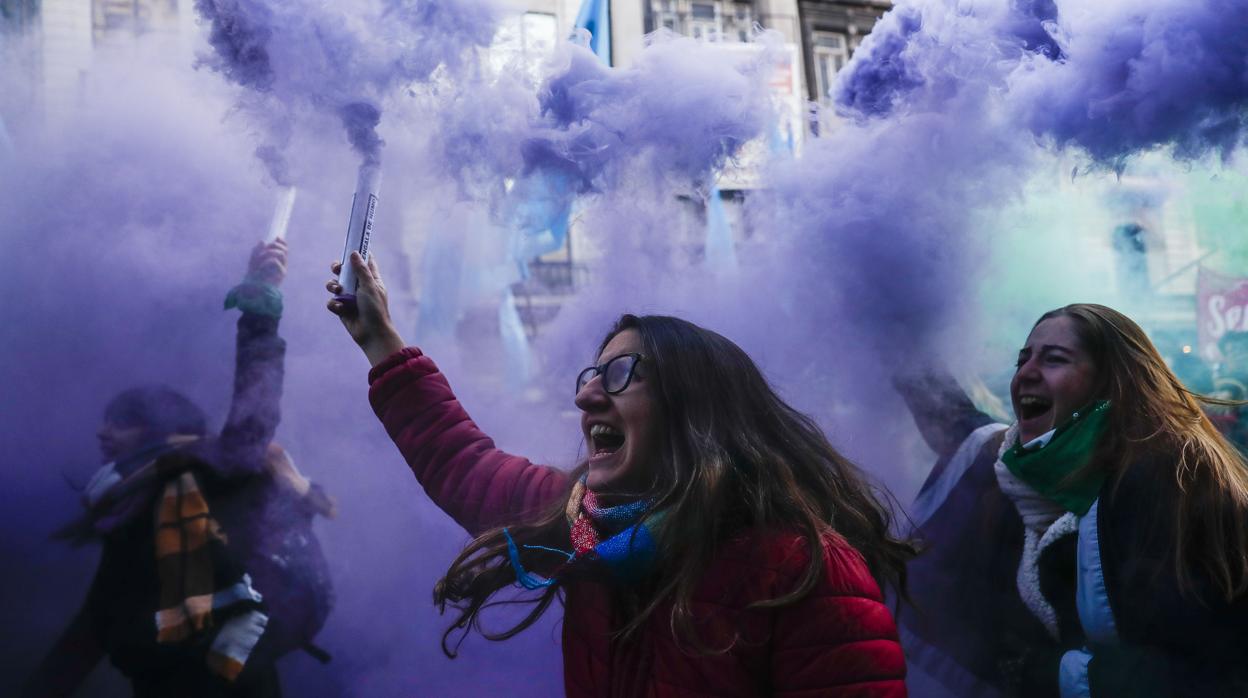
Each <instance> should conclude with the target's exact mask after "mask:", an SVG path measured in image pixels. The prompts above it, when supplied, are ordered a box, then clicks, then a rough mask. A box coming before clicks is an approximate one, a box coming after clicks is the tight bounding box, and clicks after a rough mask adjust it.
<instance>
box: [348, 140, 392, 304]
mask: <svg viewBox="0 0 1248 698" xmlns="http://www.w3.org/2000/svg"><path fill="white" fill-rule="evenodd" d="M380 185H381V170H380V169H378V168H377V166H376V165H369V164H365V165H361V166H360V176H359V178H358V179H357V180H356V183H355V197H354V198H352V199H351V223H350V224H349V225H348V226H347V243H346V245H344V246H343V248H342V269H341V270H340V271H339V272H338V283H340V284H342V294H341V295H340V296H339V298H342V299H350V300H354V299H355V289H356V287H357V286H358V285H359V281H358V280H357V279H356V278H355V270H354V269H352V268H351V259H350V258H351V253H352V252H359V253H360V256H361V257H363V258H364V259H368V240H369V238H370V237H371V236H372V233H373V214H374V213H376V211H377V191H378V189H379V187H380Z"/></svg>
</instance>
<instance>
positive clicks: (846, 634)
mask: <svg viewBox="0 0 1248 698" xmlns="http://www.w3.org/2000/svg"><path fill="white" fill-rule="evenodd" d="M796 544H797V548H796V550H798V551H800V552H798V554H794V555H790V556H789V557H788V559H787V560H786V564H785V565H784V568H786V569H785V571H787V572H788V573H789V574H787V575H782V578H783V577H789V578H790V579H791V580H792V582H796V580H797V578H798V577H799V576H800V574H801V572H803V571H804V570H805V567H806V564H807V561H808V560H809V559H810V558H809V555H808V554H806V553H805V545H804V544H802V543H801V542H800V541H797V543H796ZM823 553H824V574H823V577H822V578H821V579H820V580H819V582H818V583H817V584H816V585H815V588H814V589H813V590H812V591H811V593H810V594H809V595H807V596H806V597H805V598H803V599H802V600H801V601H799V602H798V603H796V604H792V605H789V606H782V607H780V608H779V609H777V612H776V626H775V634H774V638H775V639H774V641H773V650H772V667H771V685H772V688H773V690H774V695H776V696H777V697H779V696H784V697H785V698H815V696H831V697H835V698H868V697H869V698H905V695H906V682H905V678H906V660H905V655H904V654H903V653H902V650H901V644H900V643H899V641H898V639H897V625H896V623H895V622H894V621H893V614H892V613H891V612H890V611H889V610H888V607H887V606H885V605H884V601H883V597H882V596H881V594H880V589H879V586H878V585H877V584H876V583H875V579H874V578H873V577H872V576H871V573H870V571H868V569H867V565H866V562H865V561H864V560H863V559H862V556H861V555H859V554H858V551H856V550H854V549H853V548H851V547H850V546H849V545H847V544H846V543H844V542H842V541H840V540H836V539H834V538H833V537H831V536H828V537H825V538H824V545H823ZM782 584H785V585H787V586H785V587H782V588H785V589H787V588H791V586H792V583H791V582H787V581H786V582H782Z"/></svg>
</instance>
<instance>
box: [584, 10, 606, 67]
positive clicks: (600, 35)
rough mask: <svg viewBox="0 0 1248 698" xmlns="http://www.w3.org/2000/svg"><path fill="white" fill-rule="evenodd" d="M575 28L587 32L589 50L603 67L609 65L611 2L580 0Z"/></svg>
mask: <svg viewBox="0 0 1248 698" xmlns="http://www.w3.org/2000/svg"><path fill="white" fill-rule="evenodd" d="M576 28H577V29H584V30H586V31H588V32H589V50H591V51H593V52H594V55H595V56H598V60H600V61H602V64H603V65H608V66H609V65H611V0H581V11H580V12H578V13H577V14H576Z"/></svg>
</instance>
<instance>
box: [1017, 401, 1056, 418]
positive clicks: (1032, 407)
mask: <svg viewBox="0 0 1248 698" xmlns="http://www.w3.org/2000/svg"><path fill="white" fill-rule="evenodd" d="M1052 411H1053V401H1052V400H1049V399H1048V398H1043V397H1040V396H1039V395H1019V396H1018V405H1017V413H1018V419H1019V421H1031V420H1033V419H1040V418H1041V417H1044V416H1046V415H1048V414H1049V413H1050V412H1052Z"/></svg>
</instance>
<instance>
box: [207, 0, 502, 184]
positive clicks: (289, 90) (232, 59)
mask: <svg viewBox="0 0 1248 698" xmlns="http://www.w3.org/2000/svg"><path fill="white" fill-rule="evenodd" d="M195 9H196V11H197V12H198V13H199V15H200V17H201V18H202V19H203V20H204V21H205V22H206V23H207V24H208V26H209V30H208V40H209V43H210V45H211V46H212V49H213V51H212V53H210V54H205V55H202V56H201V57H200V59H199V64H200V65H202V66H205V67H208V68H211V69H213V70H216V71H217V72H220V73H221V74H222V75H223V76H225V77H226V78H227V79H228V80H230V81H232V82H234V83H235V84H237V85H239V86H240V87H242V88H244V89H245V90H246V92H245V93H244V95H243V96H242V97H241V98H240V106H241V107H242V109H243V110H244V111H245V112H246V113H247V114H248V115H249V116H250V117H251V118H252V119H254V120H255V121H256V122H257V123H258V124H260V125H261V129H262V131H264V132H265V136H264V139H265V141H266V142H265V143H264V144H262V146H261V150H260V152H259V153H258V154H259V155H260V156H261V159H262V160H263V161H264V162H265V163H266V165H269V167H270V170H269V171H270V174H271V175H272V176H273V178H274V180H276V181H278V183H281V184H286V183H289V181H288V180H289V175H288V174H287V173H286V169H287V168H286V165H285V163H284V161H283V157H284V151H285V149H286V148H287V146H288V144H289V138H290V136H289V134H290V132H291V131H292V130H293V129H294V127H295V124H296V123H297V122H299V121H301V120H304V119H305V118H306V117H305V116H304V115H305V113H306V112H307V111H309V110H310V111H313V112H325V113H329V114H337V115H338V116H340V117H341V119H342V122H343V126H344V127H345V128H346V130H347V134H348V140H349V142H350V143H351V146H352V147H353V148H354V149H355V150H356V151H357V152H358V153H359V154H360V157H361V158H362V159H363V160H364V161H365V162H367V163H371V164H376V163H378V162H379V161H380V157H381V146H382V140H381V138H380V137H379V136H378V135H377V133H376V128H377V126H378V124H379V123H380V120H381V110H382V109H383V108H384V104H385V102H386V101H387V100H388V99H390V98H391V97H392V96H394V95H395V93H396V92H399V91H400V90H401V88H405V87H410V86H412V85H413V84H417V83H424V82H427V81H429V80H431V79H432V78H433V76H434V74H435V71H437V70H438V69H439V68H440V67H441V68H445V70H446V74H445V78H446V79H454V78H456V77H457V75H458V71H459V69H460V68H462V67H464V66H465V65H470V64H472V63H473V61H474V60H475V57H474V55H473V51H474V50H476V49H480V48H484V47H486V46H488V45H489V44H490V42H491V41H492V39H493V37H494V33H495V31H496V30H497V27H498V20H499V17H500V9H499V8H498V7H497V5H496V4H495V3H494V2H492V0H463V1H462V2H451V1H447V0H439V1H426V0H421V1H419V2H415V1H413V0H383V1H382V2H376V1H373V0H352V1H344V2H335V3H323V2H313V1H311V0H293V1H291V2H283V3H265V2H261V1H260V0H196V3H195ZM373 112H376V113H375V114H374V113H373ZM283 180H287V181H283Z"/></svg>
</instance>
